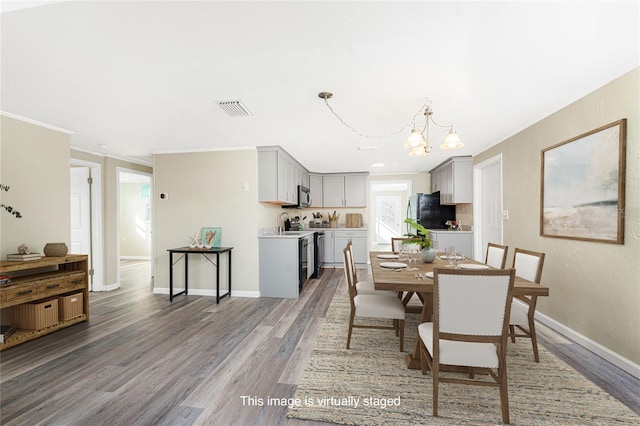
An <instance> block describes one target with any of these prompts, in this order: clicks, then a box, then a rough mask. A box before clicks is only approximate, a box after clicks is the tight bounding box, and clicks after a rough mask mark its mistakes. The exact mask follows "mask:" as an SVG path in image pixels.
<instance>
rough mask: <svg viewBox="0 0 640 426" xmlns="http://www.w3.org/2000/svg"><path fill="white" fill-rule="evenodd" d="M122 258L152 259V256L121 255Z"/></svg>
mask: <svg viewBox="0 0 640 426" xmlns="http://www.w3.org/2000/svg"><path fill="white" fill-rule="evenodd" d="M120 260H151V256H120Z"/></svg>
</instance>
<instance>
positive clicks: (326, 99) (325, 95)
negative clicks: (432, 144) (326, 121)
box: [318, 92, 450, 139]
mask: <svg viewBox="0 0 640 426" xmlns="http://www.w3.org/2000/svg"><path fill="white" fill-rule="evenodd" d="M318 96H320V97H321V98H322V99H324V103H325V105H326V106H327V108H329V111H331V113H332V114H333V115H335V116H336V118H337V119H338V120H340V122H341V123H342V124H343V125H344V126H345V127H346V128H348V129H349V130H351V131H352V132H353V133H355V134H356V135H358V136H362V137H364V138H374V139H381V138H388V137H390V136H395V135H399V134H400V133H403V132H404V131H405V130H406V129H407V128H408V127H410V126H415V122H416V118H418V116H419V115H420V114H425V115H426V113H427V111H430V110H431V109H430V108H429V106H430V105H431V101H430V100H429V101H427V102H425V103H424V104H423V105H422V106H421V107H420V109H418V111H417V112H416V113H415V114H414V116H413V118H412V119H411V121H409V122H408V123H407V124H405V125H404V126H402V127H401V128H400V129H398V130H396V131H393V132H391V133H387V134H386V135H369V134H366V133H362V132H360V131H358V130H357V129H355V128H354V127H353V126H351V125H350V124H349V123H347V122H346V121H344V120H343V119H342V117H340V116H339V115H338V113H337V112H335V111H334V110H333V108H332V107H331V105H329V98H330V97H331V96H332V94H331V93H328V92H322V93H320V94H319V95H318ZM429 118H430V117H427V120H426V121H427V122H428V121H429ZM432 121H433V120H432ZM433 124H436V123H435V122H434V123H433ZM426 126H427V124H426V123H425V128H426ZM436 126H438V124H436ZM440 127H450V126H440ZM423 132H424V129H423Z"/></svg>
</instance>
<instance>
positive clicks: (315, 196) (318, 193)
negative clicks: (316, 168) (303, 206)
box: [309, 174, 324, 207]
mask: <svg viewBox="0 0 640 426" xmlns="http://www.w3.org/2000/svg"><path fill="white" fill-rule="evenodd" d="M309 192H310V193H311V207H324V202H323V201H322V175H316V174H309Z"/></svg>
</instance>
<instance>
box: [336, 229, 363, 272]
mask: <svg viewBox="0 0 640 426" xmlns="http://www.w3.org/2000/svg"><path fill="white" fill-rule="evenodd" d="M349 241H351V244H352V245H353V260H354V262H355V263H356V265H366V264H367V263H368V260H369V244H368V243H367V230H354V231H351V230H337V231H334V235H333V261H334V263H335V264H336V265H344V255H343V251H342V250H343V249H344V248H345V247H346V246H347V243H348V242H349Z"/></svg>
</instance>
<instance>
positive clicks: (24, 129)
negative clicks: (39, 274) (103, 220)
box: [0, 116, 71, 259]
mask: <svg viewBox="0 0 640 426" xmlns="http://www.w3.org/2000/svg"><path fill="white" fill-rule="evenodd" d="M0 120H1V121H0V127H1V132H0V141H1V142H0V163H1V166H0V172H1V173H0V181H1V182H2V183H3V184H4V185H9V186H10V190H9V192H4V191H3V193H2V195H1V197H2V202H3V203H5V204H10V205H12V206H13V207H14V208H16V209H17V210H19V211H20V212H21V213H22V216H23V217H22V218H21V219H16V218H15V217H14V216H12V215H10V214H8V213H6V212H4V211H1V212H0V257H1V258H3V259H5V258H6V255H7V254H9V253H15V252H16V248H17V247H18V245H20V244H22V243H25V244H27V245H28V246H29V248H30V249H31V251H33V252H40V253H42V249H43V247H44V245H45V244H46V243H48V242H65V243H66V244H67V246H69V244H70V237H71V223H70V222H71V221H70V210H71V207H70V193H69V184H70V183H69V180H70V178H69V144H70V141H69V140H70V135H69V134H65V133H62V132H59V131H55V130H50V129H47V128H44V127H41V126H37V125H34V124H30V123H27V122H24V121H21V120H16V119H14V118H9V117H5V116H0Z"/></svg>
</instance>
